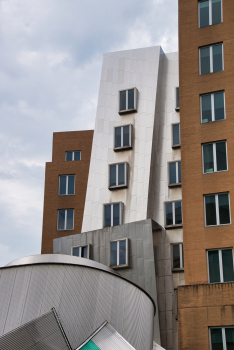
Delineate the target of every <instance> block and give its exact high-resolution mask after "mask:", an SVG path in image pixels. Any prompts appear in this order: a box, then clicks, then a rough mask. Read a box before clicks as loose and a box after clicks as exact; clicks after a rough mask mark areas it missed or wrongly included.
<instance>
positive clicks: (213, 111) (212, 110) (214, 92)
mask: <svg viewBox="0 0 234 350" xmlns="http://www.w3.org/2000/svg"><path fill="white" fill-rule="evenodd" d="M220 92H223V101H224V119H218V120H215V109H214V95H215V94H217V93H220ZM209 95H210V96H211V119H212V120H211V121H208V122H203V121H202V97H203V96H209ZM200 114H201V124H206V123H213V122H219V121H222V120H226V104H225V90H219V91H213V92H209V93H206V94H201V95H200Z"/></svg>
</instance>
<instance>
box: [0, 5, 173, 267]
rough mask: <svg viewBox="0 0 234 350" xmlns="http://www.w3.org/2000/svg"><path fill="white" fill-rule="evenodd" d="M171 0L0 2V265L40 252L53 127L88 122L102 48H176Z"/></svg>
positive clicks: (90, 123) (70, 127)
mask: <svg viewBox="0 0 234 350" xmlns="http://www.w3.org/2000/svg"><path fill="white" fill-rule="evenodd" d="M177 2H178V0H0V154H1V162H0V189H1V190H0V266H2V265H5V264H6V263H8V262H10V261H11V260H14V259H17V258H19V257H23V256H27V255H31V254H39V253H40V247H41V230H42V212H43V196H44V172H45V162H46V161H51V145H52V133H53V132H54V131H67V130H84V129H92V128H93V127H94V120H95V113H96V111H95V110H96V104H97V96H98V88H99V79H100V72H101V64H102V55H103V53H104V52H109V51H117V50H124V49H134V48H138V47H147V46H152V45H161V46H162V48H163V50H164V51H165V52H172V51H177V50H178V48H177V46H178V39H177V17H178V15H177V11H178V8H177Z"/></svg>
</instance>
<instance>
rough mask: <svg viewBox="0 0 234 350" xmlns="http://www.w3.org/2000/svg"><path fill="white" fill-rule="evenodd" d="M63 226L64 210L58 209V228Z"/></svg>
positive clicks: (61, 228) (60, 228)
mask: <svg viewBox="0 0 234 350" xmlns="http://www.w3.org/2000/svg"><path fill="white" fill-rule="evenodd" d="M64 226H65V210H59V211H58V230H64Z"/></svg>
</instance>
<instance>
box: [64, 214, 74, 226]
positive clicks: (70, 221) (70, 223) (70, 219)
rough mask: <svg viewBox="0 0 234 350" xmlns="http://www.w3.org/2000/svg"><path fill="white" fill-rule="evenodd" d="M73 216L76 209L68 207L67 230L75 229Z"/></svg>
mask: <svg viewBox="0 0 234 350" xmlns="http://www.w3.org/2000/svg"><path fill="white" fill-rule="evenodd" d="M73 216H74V210H73V209H67V227H66V229H67V230H73Z"/></svg>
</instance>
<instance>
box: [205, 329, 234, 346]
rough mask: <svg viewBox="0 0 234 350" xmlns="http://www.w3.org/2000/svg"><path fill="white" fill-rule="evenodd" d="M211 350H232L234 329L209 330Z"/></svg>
mask: <svg viewBox="0 0 234 350" xmlns="http://www.w3.org/2000/svg"><path fill="white" fill-rule="evenodd" d="M210 343H211V350H231V349H234V327H222V328H221V327H220V328H218V327H214V328H213V327H212V328H210Z"/></svg>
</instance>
